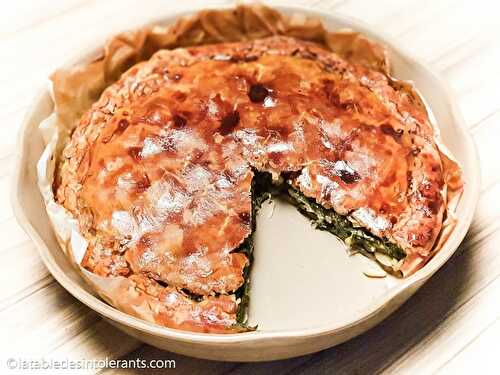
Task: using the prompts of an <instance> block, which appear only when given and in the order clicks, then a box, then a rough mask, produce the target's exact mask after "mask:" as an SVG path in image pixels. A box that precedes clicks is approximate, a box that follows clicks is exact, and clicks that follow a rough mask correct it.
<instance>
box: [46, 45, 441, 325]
mask: <svg viewBox="0 0 500 375" xmlns="http://www.w3.org/2000/svg"><path fill="white" fill-rule="evenodd" d="M253 170H258V171H267V172H270V173H272V174H273V175H275V176H277V175H280V174H281V173H283V172H295V173H294V174H293V176H294V177H293V178H292V180H291V181H290V182H291V184H292V185H293V186H294V187H296V188H297V189H298V190H300V191H301V192H302V193H303V194H304V195H306V196H307V197H310V198H314V199H315V200H316V202H318V203H320V204H321V205H323V206H324V207H327V208H333V209H334V210H335V211H336V212H338V213H339V214H343V215H347V214H349V215H350V216H351V217H352V218H353V219H354V220H356V222H357V223H358V224H359V225H361V226H363V227H364V228H366V229H367V230H369V231H370V232H371V233H373V234H374V235H376V236H379V237H383V238H387V239H389V240H390V241H392V242H393V243H396V244H397V245H399V246H400V247H401V248H402V249H404V251H405V252H406V253H407V256H406V258H405V260H404V263H403V265H402V267H401V270H402V271H403V273H405V274H409V273H411V272H413V271H414V270H416V269H417V268H419V267H421V266H422V265H423V264H424V262H425V260H426V259H428V258H429V256H430V255H431V251H432V248H433V244H434V243H435V241H436V238H437V236H438V234H439V232H440V230H441V227H442V222H443V214H444V212H445V209H446V202H445V198H444V195H443V193H442V191H443V187H444V172H443V163H442V160H441V157H440V153H439V151H438V148H437V146H436V144H435V142H434V130H433V128H432V126H431V124H430V123H429V120H428V117H427V113H426V111H425V108H423V106H422V105H421V103H420V102H416V101H415V100H414V98H413V97H412V96H410V95H408V94H407V93H406V92H405V91H404V90H400V89H399V87H397V86H396V85H394V84H393V82H392V81H391V80H390V79H388V78H387V76H386V75H384V74H382V73H380V72H377V71H374V70H370V69H368V68H366V67H363V66H361V65H359V64H356V63H352V62H348V61H346V60H344V59H342V58H341V57H339V56H338V55H336V54H334V53H332V52H330V51H327V50H325V49H323V48H322V47H320V46H319V45H316V44H314V43H310V42H304V41H299V40H297V39H293V38H287V37H278V36H276V37H270V38H266V39H259V40H254V41H249V42H239V43H231V44H228V43H224V44H216V45H208V46H199V47H189V48H185V49H175V50H160V51H159V52H157V53H156V54H155V55H154V56H153V57H152V58H151V59H150V60H148V61H147V62H142V63H139V64H136V65H135V66H133V67H132V68H131V69H129V70H128V71H127V72H126V73H125V74H123V75H122V77H121V78H120V79H119V80H118V81H117V82H116V83H114V84H112V85H111V86H109V87H108V88H107V89H106V90H105V91H104V93H103V94H102V95H101V97H100V99H99V100H98V101H97V102H96V103H95V104H93V105H92V108H91V109H90V110H89V111H87V112H86V113H85V114H84V115H83V117H82V118H81V120H80V122H79V124H78V126H77V127H76V129H75V131H74V132H73V134H72V136H71V140H70V142H69V144H68V145H67V146H66V148H65V150H64V152H63V160H62V163H61V166H60V169H59V171H58V178H57V181H56V184H55V185H56V193H57V201H58V202H59V203H60V204H62V205H63V206H64V207H65V208H66V209H68V210H69V211H70V212H71V213H72V214H73V215H74V217H75V218H76V219H77V220H78V223H79V226H80V230H81V233H82V235H83V236H84V237H85V238H86V239H87V241H88V242H89V247H88V250H87V253H86V255H85V258H84V260H83V262H82V265H83V266H84V267H85V268H86V269H88V270H90V271H91V272H93V273H95V274H98V275H102V276H125V277H129V278H130V279H131V280H132V281H133V282H134V283H135V285H137V290H138V291H139V292H138V293H140V294H144V295H147V296H151V301H154V302H151V303H152V304H153V303H154V306H156V307H155V308H154V309H153V310H154V311H155V320H156V321H157V322H159V323H160V324H162V325H165V326H169V327H174V328H182V329H188V330H195V331H205V332H233V331H235V330H238V328H234V323H235V321H236V311H237V307H238V301H237V300H236V299H235V297H234V294H233V293H234V291H235V290H237V289H238V288H239V287H240V286H241V285H242V284H243V282H244V278H243V269H244V267H245V266H247V264H248V262H249V261H248V259H247V256H246V255H245V254H244V253H238V252H234V250H235V249H237V248H238V246H239V245H240V244H241V243H242V242H243V241H244V240H245V238H247V237H248V236H249V235H250V233H251V220H252V207H251V205H252V202H251V194H250V193H251V190H250V189H251V183H252V178H253V175H254V172H253ZM186 293H187V294H194V295H197V296H200V297H199V301H195V300H193V299H190V298H188V296H187V294H186ZM148 298H149V297H148Z"/></svg>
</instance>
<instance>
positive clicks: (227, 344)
mask: <svg viewBox="0 0 500 375" xmlns="http://www.w3.org/2000/svg"><path fill="white" fill-rule="evenodd" d="M218 8H221V7H220V6H218ZM275 8H276V9H278V10H280V11H281V12H283V13H285V14H290V13H302V14H305V15H308V16H313V17H316V18H319V19H321V20H323V22H324V24H325V26H326V27H327V28H328V29H330V30H335V29H339V28H351V29H354V30H356V31H360V32H362V33H363V34H365V35H367V36H369V37H370V38H372V39H374V40H376V41H379V42H381V43H384V44H385V45H387V46H388V48H389V53H390V60H391V62H392V64H393V67H394V72H393V75H394V76H395V77H396V78H399V79H404V80H411V81H413V82H414V83H415V85H416V87H417V88H418V90H419V91H420V93H421V94H422V96H423V97H424V98H425V100H426V102H427V104H428V106H429V108H430V110H431V111H432V114H433V117H434V118H435V120H436V123H437V124H439V129H440V132H441V137H442V140H443V143H444V144H445V145H446V146H447V147H448V148H449V149H450V150H451V152H452V154H453V155H455V156H456V157H457V159H458V162H459V163H460V165H461V166H462V168H463V173H464V180H465V188H464V193H463V196H462V199H461V201H460V204H459V206H458V209H457V218H458V223H457V226H456V227H455V229H454V230H453V233H452V234H451V236H450V237H449V238H448V240H447V241H446V243H445V245H444V247H443V248H442V249H441V250H440V251H439V252H438V253H437V254H436V256H435V257H434V258H433V259H432V260H431V261H430V262H429V263H428V264H427V265H426V266H425V267H424V268H422V269H421V270H419V271H417V272H416V273H415V274H413V275H412V276H410V277H408V278H406V279H395V278H392V277H389V276H388V277H386V278H384V279H368V278H367V277H366V276H364V275H363V274H362V272H361V271H360V269H359V267H361V261H360V260H353V259H351V258H349V257H347V256H346V254H345V252H343V251H341V250H340V248H341V247H342V246H341V245H340V244H339V243H338V242H337V241H336V240H335V239H334V238H333V237H332V236H328V235H325V234H324V233H318V232H314V231H311V230H310V229H309V228H308V225H307V222H306V221H304V220H303V219H301V218H300V216H299V215H298V214H297V213H295V211H294V210H293V208H287V207H286V206H284V205H281V204H279V203H278V205H277V206H278V208H277V210H276V211H275V213H274V215H268V214H267V213H269V212H270V211H271V208H264V210H263V211H264V212H263V213H262V214H261V216H262V217H263V218H261V216H259V221H263V223H261V225H259V227H261V228H262V229H258V232H257V244H256V261H255V265H254V269H253V271H252V272H253V274H252V294H251V298H252V299H251V307H250V314H251V322H256V323H259V329H258V330H257V331H255V332H250V333H243V334H228V335H217V334H199V333H191V332H184V331H179V330H174V329H169V328H164V327H160V326H157V325H154V324H152V323H148V322H146V321H143V320H140V319H137V318H134V317H132V316H130V315H127V314H125V313H123V312H121V311H119V310H117V309H115V308H113V307H111V306H110V305H108V304H106V303H105V302H103V301H102V300H101V299H99V298H98V297H96V296H95V294H94V293H93V291H92V290H91V289H90V287H89V286H88V285H87V284H86V283H85V281H84V280H83V279H82V278H81V276H80V275H79V273H78V272H77V271H76V270H75V269H74V268H73V267H72V266H71V264H70V262H69V260H68V259H67V257H66V255H65V254H64V253H63V252H62V250H61V249H60V247H59V245H58V243H57V241H56V238H55V236H54V233H53V231H52V228H51V226H50V225H49V224H48V223H49V219H48V217H47V214H46V211H45V207H44V202H43V199H42V197H41V195H40V192H39V190H38V186H37V181H36V164H37V161H38V159H39V158H40V155H41V153H42V151H43V148H44V144H43V141H42V136H41V134H40V132H39V131H38V125H39V123H40V122H41V121H42V120H43V119H44V118H46V117H47V116H48V115H49V114H50V112H51V111H52V108H53V103H52V100H51V98H50V95H49V92H48V90H47V88H44V89H42V91H41V93H40V94H39V95H38V96H37V97H36V99H35V100H34V101H33V104H32V106H31V108H30V110H29V111H28V113H27V115H26V118H25V121H24V124H23V126H22V128H21V130H20V133H19V139H18V152H19V154H18V158H17V165H16V174H15V178H14V186H13V189H12V205H13V208H14V212H15V215H16V217H17V219H18V221H19V223H20V225H21V226H22V227H23V228H24V230H25V231H26V232H27V233H28V235H29V236H30V237H31V239H32V240H33V242H34V243H35V244H36V246H37V248H38V250H39V252H40V255H41V257H42V259H43V261H44V262H45V264H46V266H47V268H48V269H49V270H50V272H51V273H52V275H53V276H54V278H55V279H56V280H57V281H58V282H59V283H60V284H61V285H62V286H63V287H64V288H66V289H67V290H68V291H69V292H70V293H71V294H72V295H73V296H75V297H76V298H77V299H79V300H80V301H81V302H83V303H85V304H86V305H87V306H89V307H90V308H92V309H93V310H95V311H96V312H98V313H99V314H101V315H102V316H103V317H104V318H105V319H107V320H108V321H109V322H110V323H111V324H113V325H115V326H116V327H118V328H119V329H121V330H123V331H125V332H127V333H129V334H130V335H132V336H134V337H136V338H138V339H140V340H142V341H144V342H147V343H149V344H151V345H154V346H157V347H159V348H162V349H165V350H169V351H174V352H177V353H181V354H185V355H190V356H194V357H199V358H207V359H213V360H227V361H264V360H274V359H282V358H289V357H294V356H298V355H303V354H308V353H312V352H315V351H319V350H322V349H325V348H328V347H330V346H333V345H337V344H339V343H341V342H344V341H346V340H348V339H350V338H352V337H354V336H356V335H359V334H361V333H362V332H364V331H366V330H368V329H369V328H371V327H373V326H374V325H376V324H377V323H379V322H380V321H381V320H383V319H384V318H385V317H387V316H388V315H389V314H390V313H391V312H393V311H394V310H395V309H397V308H398V307H399V306H400V305H401V304H402V303H403V302H404V301H406V300H407V299H408V298H409V297H410V296H411V295H412V294H413V293H415V291H416V290H417V289H418V288H419V287H420V286H422V285H423V283H425V281H426V280H428V279H429V278H430V277H431V276H432V275H433V274H434V273H435V272H436V271H437V270H438V269H439V268H440V267H441V266H442V265H443V264H444V263H445V262H446V260H447V259H448V258H449V257H450V256H451V255H452V254H453V253H454V252H455V250H456V249H457V247H458V245H459V244H460V242H461V241H462V239H463V238H464V236H465V234H466V232H467V229H468V228H469V225H470V223H471V220H472V216H473V213H474V209H475V207H476V203H477V200H478V193H479V172H478V171H479V168H478V157H477V154H476V150H475V147H474V144H473V141H472V139H471V137H470V135H469V134H468V132H467V130H466V128H465V124H464V121H463V119H462V116H461V115H460V112H459V111H458V108H457V106H456V104H455V102H454V100H453V97H452V96H451V94H450V92H449V90H448V88H447V86H446V84H445V83H444V82H443V81H442V80H441V79H440V78H439V77H438V76H437V75H436V74H435V73H433V72H432V71H431V70H429V69H428V68H427V67H425V66H424V65H423V64H421V63H419V62H418V61H417V60H416V59H414V58H413V57H411V55H409V54H408V53H407V52H406V51H405V50H404V49H403V48H401V47H400V46H397V45H396V44H395V43H393V42H391V41H390V40H388V39H387V38H386V37H383V36H381V35H380V34H378V33H377V32H374V31H372V30H371V29H370V27H369V26H366V25H364V24H362V23H360V22H358V21H355V20H352V19H349V18H347V17H344V16H340V15H338V14H328V13H322V12H318V11H312V10H310V9H305V8H299V7H291V6H276V7H275ZM194 11H195V10H189V11H187V10H185V11H182V12H177V13H170V14H168V15H166V16H165V17H163V18H161V19H160V20H159V21H158V22H156V23H162V24H169V23H172V22H173V21H174V20H175V19H177V18H178V17H180V16H182V15H185V14H189V13H192V12H194ZM87 56H89V53H88V52H86V53H81V52H79V53H78V52H77V53H76V54H75V56H74V58H72V59H71V61H72V62H82V61H85V59H86V57H87ZM271 216H272V217H271ZM266 220H267V221H266ZM264 221H265V222H264ZM276 233H283V234H285V233H286V235H282V236H281V237H280V236H278V235H276ZM285 237H286V238H285ZM311 243H313V244H314V245H311ZM271 282H272V284H270V283H271ZM270 285H272V286H273V287H272V288H271V287H270ZM323 285H324V287H323ZM346 285H348V289H346V288H347V287H346ZM327 292H328V293H327Z"/></svg>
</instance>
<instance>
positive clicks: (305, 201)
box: [236, 171, 406, 329]
mask: <svg viewBox="0 0 500 375" xmlns="http://www.w3.org/2000/svg"><path fill="white" fill-rule="evenodd" d="M276 195H281V196H285V197H286V198H287V200H288V201H289V202H290V203H291V204H293V205H294V206H295V207H297V209H298V211H299V212H300V213H301V214H303V215H304V216H306V217H307V218H308V219H309V220H311V223H312V224H313V226H314V227H315V228H316V229H319V230H323V231H327V232H329V233H332V234H334V235H335V236H336V237H338V238H339V239H340V240H342V241H343V242H344V243H345V244H346V245H347V246H348V247H349V248H350V249H352V250H354V251H360V252H361V253H363V254H365V255H370V254H375V253H380V254H383V255H386V256H388V257H390V258H391V259H392V260H394V261H395V263H396V262H397V261H400V260H401V259H403V258H404V257H405V256H406V254H405V252H404V251H403V250H402V249H401V248H400V247H399V246H397V245H396V244H393V243H391V242H389V241H388V240H386V239H384V238H379V237H376V236H374V235H373V234H371V233H369V232H368V231H367V230H366V229H364V228H361V227H359V226H356V225H355V223H353V222H352V221H351V220H349V218H348V217H347V216H344V215H340V214H338V213H336V212H335V211H334V210H333V209H327V208H325V207H323V206H321V205H320V204H318V203H317V202H316V201H315V200H314V199H312V198H308V197H306V196H305V195H304V194H303V193H301V192H300V191H298V190H297V189H295V188H293V187H292V186H291V185H290V184H288V183H287V182H286V181H285V179H284V178H282V177H280V179H279V180H278V181H273V180H272V177H271V174H269V173H266V172H257V171H255V177H254V179H253V181H252V223H251V225H252V234H251V235H250V236H248V237H247V238H246V239H245V241H244V242H243V243H242V244H241V245H240V247H239V248H238V249H237V250H236V251H237V252H243V253H245V254H246V255H247V257H248V259H249V265H248V266H247V267H245V269H244V270H243V276H244V279H245V282H244V283H243V285H242V286H241V287H240V288H239V289H238V290H237V291H236V297H237V298H239V299H240V301H241V302H240V304H239V308H238V313H237V322H238V324H239V325H241V326H244V327H246V328H248V329H255V327H248V326H247V317H248V302H249V291H250V285H249V283H250V277H249V276H250V269H251V265H252V263H253V239H254V237H253V236H254V233H255V229H256V216H257V212H258V210H259V208H260V207H261V206H262V203H263V202H265V201H266V200H267V199H269V198H271V197H272V196H276Z"/></svg>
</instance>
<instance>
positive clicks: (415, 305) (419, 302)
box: [0, 0, 500, 374]
mask: <svg viewBox="0 0 500 375" xmlns="http://www.w3.org/2000/svg"><path fill="white" fill-rule="evenodd" d="M301 2H302V3H304V4H309V5H311V6H312V5H314V6H316V7H319V8H320V9H325V10H330V9H338V10H339V11H340V12H342V13H345V14H348V15H350V16H354V17H357V18H361V19H363V20H365V21H367V22H368V23H370V24H372V25H373V26H374V27H375V28H380V29H382V30H384V31H385V32H386V33H388V34H390V35H392V36H393V37H395V38H396V39H397V40H399V41H400V42H402V43H404V44H405V45H407V46H410V47H411V50H412V51H413V53H415V54H416V55H418V56H419V57H420V58H422V59H424V60H425V61H427V62H429V63H430V64H432V65H433V66H435V68H436V69H438V70H439V71H442V72H443V74H444V75H445V78H446V79H447V81H448V82H449V83H450V84H451V86H452V89H453V90H454V92H455V93H456V94H457V95H458V98H459V102H460V105H461V108H462V110H463V112H464V115H465V118H466V120H467V123H468V124H469V125H470V126H471V127H473V128H474V139H475V140H476V142H477V144H478V145H479V151H480V157H481V161H482V163H481V172H482V175H483V186H484V188H485V189H487V191H486V192H485V193H484V195H483V197H482V198H481V203H480V208H479V211H478V213H477V214H476V217H475V220H474V223H473V226H472V227H471V231H470V233H469V235H468V237H467V240H466V242H464V244H463V245H462V246H461V249H460V252H459V253H458V254H457V255H456V256H455V257H453V259H452V260H451V261H450V262H448V263H447V265H446V266H445V267H444V268H443V269H442V270H441V271H440V272H439V273H438V274H437V275H436V276H435V277H433V278H432V280H431V281H430V282H429V283H428V284H427V285H426V286H425V287H424V288H423V289H422V290H421V291H420V292H419V293H418V294H417V295H416V296H415V297H414V298H412V299H411V300H410V301H409V302H408V303H407V304H405V305H404V306H403V308H402V309H401V310H400V311H398V312H397V313H396V314H394V315H393V316H391V317H390V318H389V319H388V320H387V321H386V322H384V323H383V324H382V325H380V326H379V327H377V328H375V329H374V330H372V331H370V332H369V333H367V334H366V335H363V336H361V337H360V338H357V339H355V340H353V341H351V342H348V343H346V344H344V345H341V346H340V347H338V348H334V349H330V350H327V351H324V352H322V353H319V354H316V355H310V356H305V357H300V358H296V359H293V360H288V361H280V362H273V363H264V364H243V365H237V364H222V363H217V362H208V361H201V360H193V359H189V358H186V357H182V356H176V355H171V354H170V353H165V352H161V351H158V350H156V349H152V348H150V347H147V346H143V347H142V348H141V349H140V350H138V351H136V352H133V353H131V354H130V355H129V357H130V358H134V356H139V357H141V358H159V357H163V358H165V356H168V357H169V358H175V359H176V360H177V363H178V371H181V372H182V371H184V373H201V372H202V371H203V372H204V373H205V372H207V373H220V372H233V373H255V372H262V373H269V372H272V373H277V374H278V373H288V372H291V371H294V372H305V373H314V372H316V371H325V372H329V373H330V372H332V371H334V370H337V372H339V373H354V372H357V371H359V372H361V373H363V372H372V371H385V372H387V373H390V372H394V373H414V372H415V371H418V372H419V373H422V371H424V370H425V372H427V371H429V372H431V371H433V370H436V369H438V368H439V367H441V366H444V367H442V368H441V371H442V372H443V373H456V371H459V370H461V369H463V368H467V367H465V366H466V364H467V363H468V361H469V362H470V361H474V360H476V359H477V358H479V357H481V358H484V356H486V355H490V356H491V357H492V358H493V355H492V354H491V353H488V352H487V351H486V350H485V348H486V347H487V346H488V345H492V343H493V338H494V337H495V334H498V332H499V328H498V327H499V324H498V316H499V315H500V312H499V311H498V306H496V305H495V304H494V302H496V301H498V297H499V295H498V294H499V290H500V286H499V284H498V283H499V282H498V280H499V279H498V275H499V271H498V270H499V269H500V268H499V266H500V264H498V262H499V261H498V260H496V259H495V258H498V257H495V252H496V248H495V242H496V241H498V240H500V238H499V232H500V230H499V226H498V222H500V218H499V217H498V212H500V207H499V203H497V201H498V199H496V197H497V196H498V194H499V193H500V188H499V179H500V169H499V168H500V167H499V165H498V162H496V161H495V160H497V159H498V158H497V157H496V156H497V154H498V152H497V150H496V141H495V140H496V139H498V136H499V134H500V133H499V131H500V130H499V128H498V125H497V123H498V121H500V115H499V114H498V110H499V108H500V104H499V102H498V100H497V98H498V97H500V95H499V94H500V92H499V90H500V84H499V83H500V74H499V71H498V65H499V63H500V48H499V47H498V43H497V41H496V35H498V32H499V24H498V22H496V17H497V14H498V12H497V9H496V4H495V3H494V2H489V1H484V0H483V1H476V2H470V1H460V2H456V1H451V0H439V1H430V0H427V1H416V0H405V1H404V2H394V1H390V0H384V1H382V2H377V4H376V6H373V5H370V6H368V5H367V3H366V2H364V1H335V2H331V1H313V2H309V1H306V0H304V1H301ZM199 3H202V2H199ZM10 4H11V5H10V6H9V7H7V8H5V7H4V8H3V9H4V10H5V9H7V10H6V11H4V12H2V14H1V15H0V47H1V48H0V68H1V69H0V84H1V86H0V87H1V89H0V107H1V108H2V113H1V114H0V121H1V122H2V124H4V126H3V127H1V130H0V208H1V211H0V212H1V213H0V236H1V238H2V245H0V262H2V264H10V265H15V267H10V268H12V269H10V268H9V269H6V268H5V267H4V269H3V272H2V273H1V276H0V283H1V284H0V285H8V286H9V287H8V288H4V289H2V290H1V293H0V319H2V320H1V321H4V322H6V321H7V322H9V326H8V327H6V330H4V329H3V325H2V333H3V334H4V335H2V336H3V337H2V341H1V342H0V347H1V352H2V354H4V353H7V352H8V353H16V352H17V353H19V352H22V353H33V354H44V355H48V356H50V357H57V358H64V357H69V358H74V359H80V358H103V357H104V356H109V357H117V356H122V355H124V354H125V353H126V352H129V351H130V350H132V349H134V348H135V347H136V346H137V345H138V343H137V342H136V341H135V340H133V339H131V338H128V337H127V336H125V335H123V334H121V333H120V332H119V331H117V330H116V329H115V328H113V327H111V326H109V325H108V324H107V323H105V322H104V321H102V319H100V318H99V317H98V316H97V315H95V313H93V312H91V311H90V310H89V309H87V308H86V307H85V306H83V305H81V304H80V303H78V302H77V301H76V300H75V299H74V298H72V297H71V296H70V295H69V294H68V293H67V292H65V291H64V290H63V289H62V288H61V287H60V286H59V285H58V284H57V283H56V282H55V281H53V279H52V278H51V276H49V275H48V272H47V270H46V269H45V267H44V266H43V265H42V263H41V261H40V259H39V257H38V255H37V253H36V252H35V249H34V248H33V247H32V246H31V245H30V244H29V242H28V240H27V237H26V235H25V234H24V233H23V232H22V230H21V229H20V228H19V226H18V225H17V224H16V223H15V220H14V219H13V217H12V211H11V209H10V204H9V201H8V198H7V197H8V193H9V179H10V173H11V168H12V160H13V153H14V152H15V133H16V130H17V128H18V127H19V124H20V123H21V119H22V117H23V115H24V111H25V109H26V107H27V106H28V105H29V103H30V101H31V98H32V96H33V94H34V89H35V90H36V87H37V86H38V85H40V84H42V83H43V82H44V80H45V77H46V76H47V75H48V74H49V73H50V72H51V71H52V70H53V69H54V68H55V67H57V66H58V65H59V64H60V63H61V61H65V59H66V56H68V55H69V54H71V53H72V52H73V51H74V49H75V46H85V45H91V44H93V43H96V42H99V43H100V42H101V41H102V40H103V38H104V37H105V36H106V35H109V34H110V33H112V32H113V31H115V30H117V29H127V28H131V27H133V25H134V22H138V20H139V19H141V18H142V19H147V18H154V17H156V14H159V13H160V12H164V11H166V10H167V9H174V8H175V7H176V6H177V5H176V4H175V3H167V2H164V1H160V0H155V1H151V2H148V6H147V7H145V6H144V4H143V3H141V2H135V1H132V0H125V1H119V0H107V1H99V2H97V1H93V2H82V1H80V0H71V1H65V2H62V1H59V0H58V1H57V2H56V1H50V2H49V1H47V0H42V1H41V2H37V4H36V5H35V4H34V3H30V2H28V1H26V0H22V1H20V2H11V3H10ZM127 14H134V15H135V16H134V17H127ZM61 30H64V32H61ZM82 30H85V32H82ZM42 40H43V41H44V43H40V41H42ZM68 40H71V43H68ZM48 45H49V46H50V48H47V46H48ZM19 46H23V48H19ZM33 61H36V62H37V63H36V64H35V65H34V64H33ZM20 71H21V72H23V74H21V75H20V74H18V72H20ZM6 88H7V89H6ZM429 301H432V303H430V302H429ZM470 316H472V317H473V319H469V317H470ZM13 335H14V336H15V337H17V339H16V340H9V339H8V337H11V336H13ZM116 343H120V345H116ZM467 343H471V344H470V345H469V346H468V347H467V348H465V349H464V348H463V346H464V345H466V344H467ZM483 352H484V353H483ZM457 353H458V354H457ZM455 355H456V357H455V358H454V359H452V360H451V361H450V358H451V357H453V356H455ZM359 358H363V361H360V360H359ZM430 359H432V360H430ZM448 361H449V362H448ZM469 369H470V367H469ZM471 370H472V369H471Z"/></svg>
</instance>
